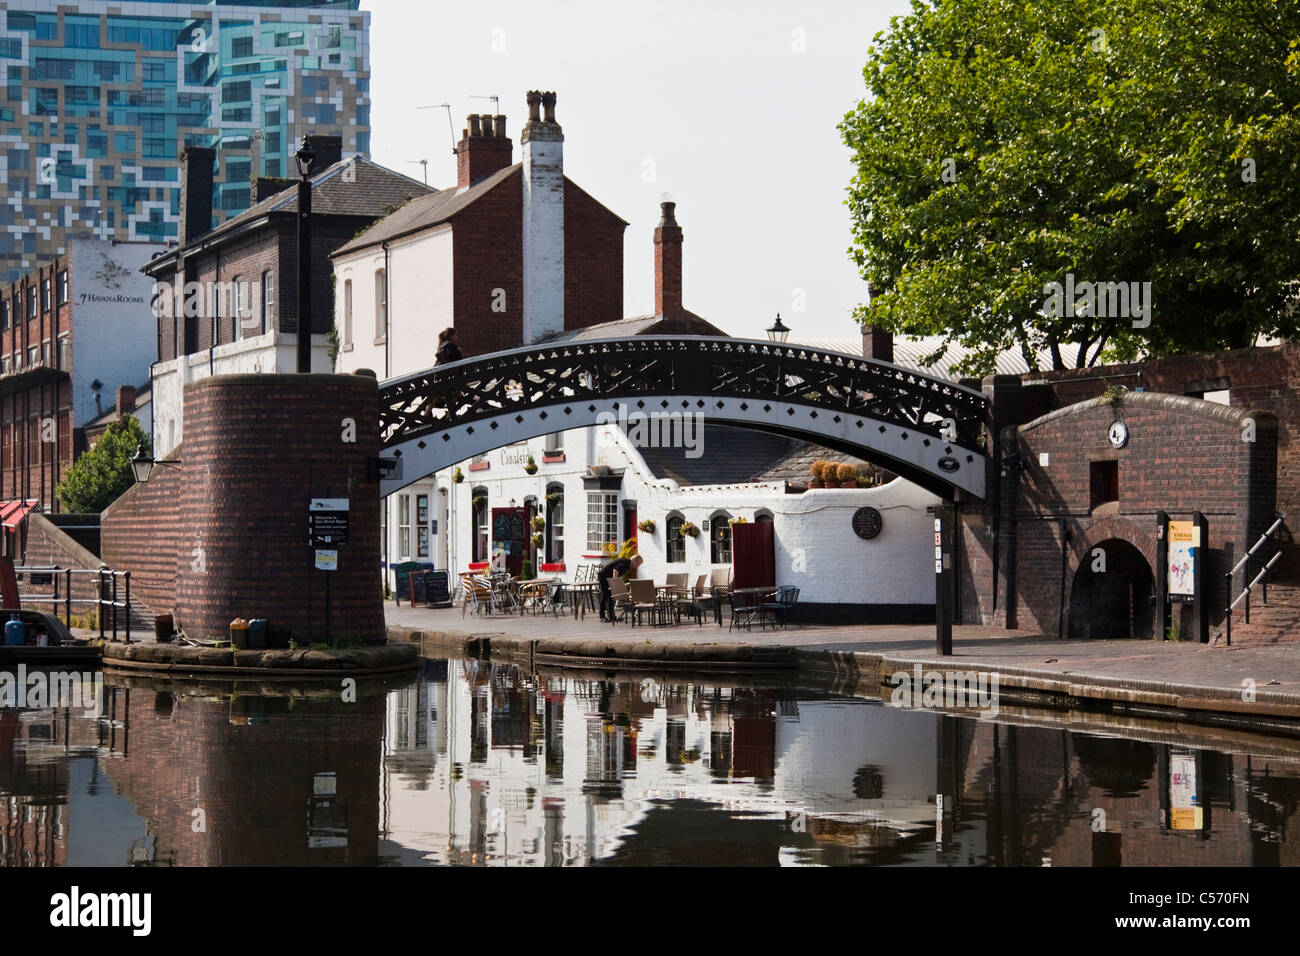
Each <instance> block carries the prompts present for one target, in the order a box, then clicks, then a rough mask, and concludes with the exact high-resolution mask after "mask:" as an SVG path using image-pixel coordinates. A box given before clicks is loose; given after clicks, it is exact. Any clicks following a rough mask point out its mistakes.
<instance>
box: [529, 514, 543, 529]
mask: <svg viewBox="0 0 1300 956" xmlns="http://www.w3.org/2000/svg"><path fill="white" fill-rule="evenodd" d="M530 524H532V526H533V530H534V531H541V530H542V529H543V528H545V527H546V519H545V518H543V517H542V516H541V515H535V516H534V517H533V520H532V521H531V522H530Z"/></svg>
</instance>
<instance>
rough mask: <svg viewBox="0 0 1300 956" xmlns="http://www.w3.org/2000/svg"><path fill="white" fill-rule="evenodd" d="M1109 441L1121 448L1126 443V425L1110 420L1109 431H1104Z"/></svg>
mask: <svg viewBox="0 0 1300 956" xmlns="http://www.w3.org/2000/svg"><path fill="white" fill-rule="evenodd" d="M1106 437H1107V438H1109V439H1110V443H1111V444H1112V445H1113V446H1115V447H1116V448H1123V447H1124V446H1125V445H1127V444H1128V426H1127V425H1125V424H1124V423H1123V422H1111V423H1110V431H1109V432H1107V433H1106Z"/></svg>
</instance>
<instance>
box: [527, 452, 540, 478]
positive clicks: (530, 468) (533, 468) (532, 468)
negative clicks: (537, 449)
mask: <svg viewBox="0 0 1300 956" xmlns="http://www.w3.org/2000/svg"><path fill="white" fill-rule="evenodd" d="M524 471H526V472H528V473H529V474H530V475H535V474H537V462H536V461H534V460H533V456H532V455H529V456H528V461H527V463H526V464H525V465H524Z"/></svg>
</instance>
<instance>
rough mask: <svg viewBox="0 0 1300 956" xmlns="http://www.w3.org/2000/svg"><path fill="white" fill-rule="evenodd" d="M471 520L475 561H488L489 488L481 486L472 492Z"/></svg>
mask: <svg viewBox="0 0 1300 956" xmlns="http://www.w3.org/2000/svg"><path fill="white" fill-rule="evenodd" d="M470 503H471V505H472V509H471V515H472V517H471V520H472V522H473V525H474V561H475V562H479V561H487V560H488V559H489V557H490V554H489V553H488V495H487V488H485V487H483V486H482V485H479V486H478V487H477V488H475V489H474V490H473V491H471V492H470Z"/></svg>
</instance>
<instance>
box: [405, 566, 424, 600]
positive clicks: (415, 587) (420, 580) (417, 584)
mask: <svg viewBox="0 0 1300 956" xmlns="http://www.w3.org/2000/svg"><path fill="white" fill-rule="evenodd" d="M426 576H427V572H425V571H412V572H411V573H410V574H409V575H407V578H406V580H407V581H408V582H410V588H411V591H410V595H411V607H418V606H419V605H421V604H423V603H424V602H425V600H426V598H425V595H426V593H427V589H426V586H425V581H424V579H425V577H426Z"/></svg>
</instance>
